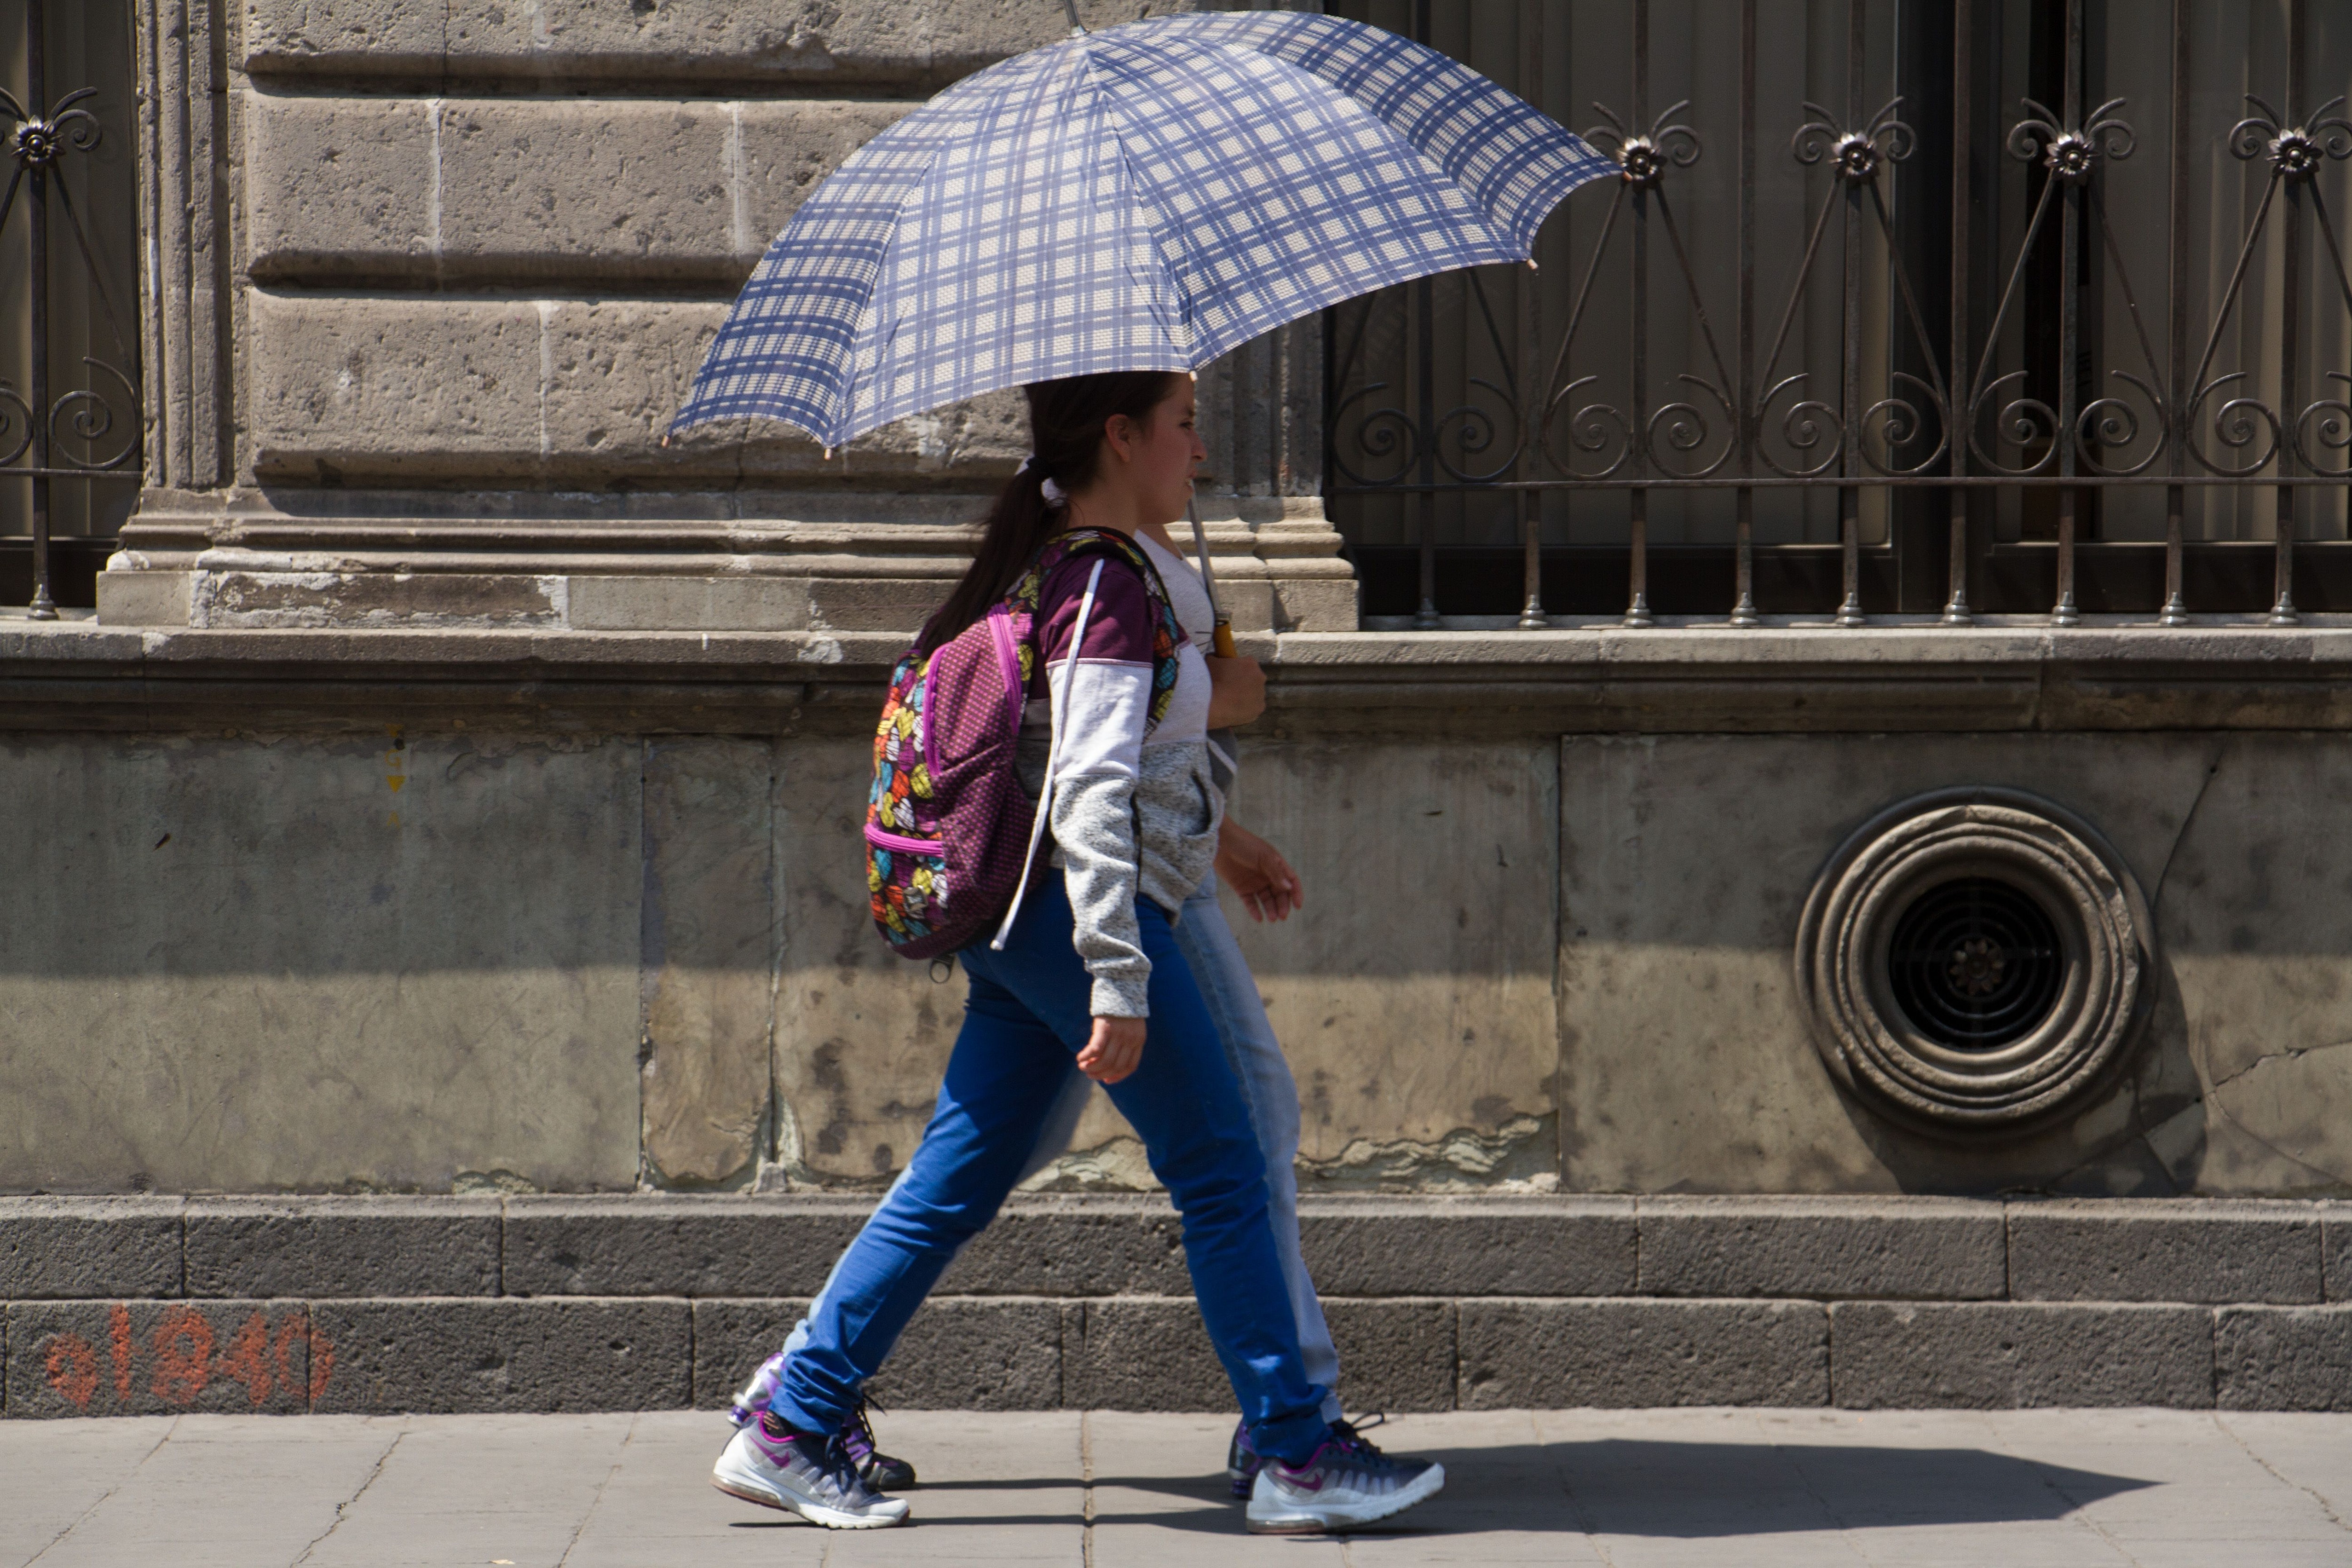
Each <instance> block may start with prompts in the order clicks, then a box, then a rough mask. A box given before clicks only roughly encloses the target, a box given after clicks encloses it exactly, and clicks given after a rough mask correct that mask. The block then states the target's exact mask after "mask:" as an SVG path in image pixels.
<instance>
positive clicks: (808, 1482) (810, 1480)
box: [710, 1413, 907, 1530]
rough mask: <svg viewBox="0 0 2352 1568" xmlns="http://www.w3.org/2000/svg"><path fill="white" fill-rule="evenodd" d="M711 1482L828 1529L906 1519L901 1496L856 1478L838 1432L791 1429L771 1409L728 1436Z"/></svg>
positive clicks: (859, 1527)
mask: <svg viewBox="0 0 2352 1568" xmlns="http://www.w3.org/2000/svg"><path fill="white" fill-rule="evenodd" d="M710 1484H711V1485H712V1486H714V1487H717V1488H718V1489H719V1490H720V1491H722V1492H725V1493H726V1494H727V1495H728V1496H729V1497H733V1498H740V1499H742V1500H744V1501H745V1502H752V1503H758V1504H759V1505H760V1506H761V1508H773V1509H782V1510H783V1511H785V1512H786V1513H796V1514H798V1515H800V1516H801V1517H802V1518H803V1519H805V1520H807V1521H809V1522H810V1523H811V1524H821V1525H823V1526H824V1528H825V1529H827V1530H881V1529H885V1528H887V1527H888V1526H890V1525H894V1524H903V1523H905V1522H906V1520H907V1504H906V1502H905V1500H903V1499H899V1498H894V1497H884V1496H883V1495H882V1494H881V1493H879V1492H877V1491H875V1490H874V1489H871V1488H869V1487H868V1486H867V1485H866V1483H865V1481H864V1480H862V1479H859V1477H858V1474H857V1468H856V1466H855V1465H854V1464H852V1463H851V1462H850V1458H849V1454H848V1451H847V1450H846V1449H845V1447H843V1446H842V1442H841V1438H840V1436H839V1435H838V1434H835V1435H834V1436H828V1437H822V1438H820V1437H818V1436H816V1435H815V1434H814V1433H810V1432H795V1431H793V1429H792V1428H791V1427H789V1426H785V1425H784V1424H783V1423H782V1421H779V1420H778V1419H777V1418H776V1417H775V1415H773V1413H770V1414H767V1415H761V1417H760V1418H759V1419H758V1420H756V1421H752V1422H748V1423H746V1424H745V1425H744V1426H742V1427H740V1429H739V1430H738V1431H737V1432H736V1434H735V1436H732V1437H730V1438H729V1439H728V1440H727V1447H726V1448H725V1449H724V1450H723V1451H721V1452H720V1454H719V1463H718V1464H716V1465H715V1466H713V1467H712V1468H711V1471H710Z"/></svg>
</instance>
